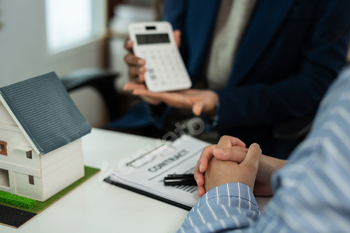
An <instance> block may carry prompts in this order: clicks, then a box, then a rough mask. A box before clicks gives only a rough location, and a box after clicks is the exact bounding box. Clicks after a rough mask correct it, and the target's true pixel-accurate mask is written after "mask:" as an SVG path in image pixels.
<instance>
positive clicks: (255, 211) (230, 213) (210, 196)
mask: <svg viewBox="0 0 350 233" xmlns="http://www.w3.org/2000/svg"><path fill="white" fill-rule="evenodd" d="M259 213H260V212H259V207H258V205H257V202H256V200H255V197H254V195H253V193H252V190H251V189H250V188H249V187H248V186H247V185H245V184H242V183H230V184H224V185H221V186H218V187H216V188H214V189H212V190H210V191H208V192H207V193H206V194H205V195H204V196H203V197H202V198H201V199H200V200H199V201H198V203H197V204H196V205H195V206H194V207H193V208H192V210H191V211H190V212H189V213H188V215H187V216H186V219H185V222H184V224H183V225H182V227H181V228H180V229H179V231H178V232H196V233H198V232H218V231H220V232H225V230H233V229H241V228H248V227H249V226H250V225H252V224H253V223H254V222H255V221H256V220H257V219H258V217H259Z"/></svg>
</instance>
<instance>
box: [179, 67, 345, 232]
mask: <svg viewBox="0 0 350 233" xmlns="http://www.w3.org/2000/svg"><path fill="white" fill-rule="evenodd" d="M263 149H264V148H262V150H263ZM272 185H273V190H274V196H273V198H271V200H270V201H269V203H268V204H267V205H266V206H265V209H264V212H263V213H260V211H259V208H258V205H257V202H256V200H255V198H254V196H253V193H252V190H251V189H250V188H249V187H248V186H247V185H245V184H241V183H230V184H225V185H221V186H219V187H216V188H215V189H212V190H210V191H209V192H207V193H206V194H205V195H204V196H203V197H202V198H201V199H200V200H199V201H198V203H197V204H196V205H195V206H194V207H193V208H192V210H191V211H190V212H189V213H188V215H187V216H186V219H185V222H184V223H183V225H182V227H181V228H180V229H179V231H178V232H217V231H220V232H230V231H233V232H350V67H348V69H346V70H344V71H343V72H342V74H341V75H340V76H339V77H338V79H337V80H336V81H335V82H334V83H333V84H332V86H331V87H330V88H329V90H328V92H327V94H326V95H325V97H324V99H323V100H322V102H321V104H320V107H319V110H318V113H317V116H316V118H315V122H314V124H313V127H312V130H311V132H310V133H309V135H308V137H307V138H306V140H304V142H303V143H301V144H300V145H299V146H298V147H297V148H296V149H295V150H294V152H293V153H292V155H291V157H290V160H289V162H288V163H287V164H286V165H285V166H284V167H283V168H282V169H280V170H279V171H277V172H275V174H274V175H273V178H272Z"/></svg>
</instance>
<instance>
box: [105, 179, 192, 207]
mask: <svg viewBox="0 0 350 233" xmlns="http://www.w3.org/2000/svg"><path fill="white" fill-rule="evenodd" d="M103 181H105V182H107V183H109V184H112V185H115V186H118V187H121V188H124V189H127V190H130V191H132V192H135V193H138V194H141V195H144V196H146V197H150V198H153V199H155V200H158V201H162V202H165V203H168V204H170V205H173V206H176V207H179V208H181V209H184V210H188V211H189V210H191V209H192V207H191V206H187V205H183V204H181V203H178V202H176V201H172V200H169V199H167V198H164V197H161V196H157V195H155V194H153V193H149V192H146V191H143V190H141V189H137V188H134V187H131V186H128V185H126V184H122V183H119V182H116V181H113V180H111V179H110V178H109V177H107V178H105V179H104V180H103Z"/></svg>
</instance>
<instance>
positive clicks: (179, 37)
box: [174, 30, 181, 47]
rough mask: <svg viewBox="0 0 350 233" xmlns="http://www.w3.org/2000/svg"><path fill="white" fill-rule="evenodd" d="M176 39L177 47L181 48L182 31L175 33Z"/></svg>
mask: <svg viewBox="0 0 350 233" xmlns="http://www.w3.org/2000/svg"><path fill="white" fill-rule="evenodd" d="M174 38H175V42H176V45H177V47H180V45H181V31H180V30H175V31H174Z"/></svg>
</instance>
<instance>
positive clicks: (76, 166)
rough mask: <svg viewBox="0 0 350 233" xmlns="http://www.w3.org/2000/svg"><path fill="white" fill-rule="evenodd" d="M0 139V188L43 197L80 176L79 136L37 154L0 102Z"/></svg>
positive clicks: (37, 198) (22, 194)
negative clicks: (4, 145) (4, 149)
mask: <svg viewBox="0 0 350 233" xmlns="http://www.w3.org/2000/svg"><path fill="white" fill-rule="evenodd" d="M0 141H2V142H5V143H6V155H4V154H1V148H0V190H1V191H5V192H9V193H14V194H18V195H21V196H25V197H29V198H33V199H36V200H38V201H45V200H47V199H48V198H50V197H51V196H52V195H54V194H56V193H57V192H59V191H61V190H62V189H64V188H66V187H67V186H69V185H70V184H72V183H74V182H75V181H77V180H78V179H80V178H82V177H83V176H84V159H83V150H82V142H81V139H78V140H76V141H74V142H72V143H69V144H68V145H66V146H63V147H61V148H58V149H56V150H54V151H52V152H50V153H47V154H45V155H41V154H37V153H36V152H35V150H34V149H33V148H32V147H31V145H30V143H29V141H28V139H27V138H26V137H25V136H24V134H23V132H22V131H21V130H20V128H19V127H18V126H17V125H16V122H15V121H14V120H13V119H12V117H11V116H10V114H9V113H8V112H7V110H6V109H5V107H4V105H3V104H2V103H1V102H0ZM27 152H30V156H29V158H28V154H27Z"/></svg>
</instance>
